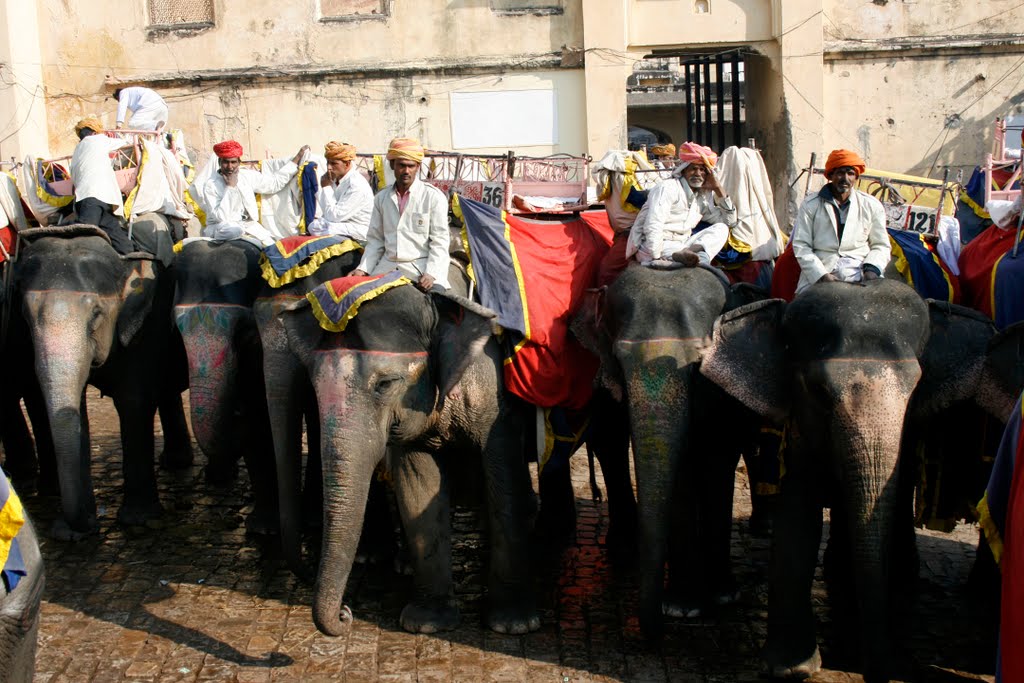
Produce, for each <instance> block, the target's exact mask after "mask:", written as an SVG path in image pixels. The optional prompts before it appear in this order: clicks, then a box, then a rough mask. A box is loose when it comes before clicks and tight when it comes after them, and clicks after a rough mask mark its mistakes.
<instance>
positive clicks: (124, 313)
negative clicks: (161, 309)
mask: <svg viewBox="0 0 1024 683" xmlns="http://www.w3.org/2000/svg"><path fill="white" fill-rule="evenodd" d="M124 264H125V268H126V269H127V276H126V277H125V280H124V285H122V287H121V309H120V311H119V312H118V314H117V339H118V341H119V342H120V343H121V346H128V345H129V344H130V343H131V341H132V339H134V338H135V335H136V334H138V332H139V330H141V329H142V325H143V324H144V323H145V322H146V318H147V317H148V316H149V313H150V311H151V310H152V309H153V301H154V299H155V298H156V291H157V286H158V282H157V279H158V277H160V275H161V274H160V272H159V271H160V270H162V269H161V268H158V267H157V265H156V264H155V263H154V262H153V259H152V257H151V256H149V255H146V257H145V258H126V259H125V260H124Z"/></svg>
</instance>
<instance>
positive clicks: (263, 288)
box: [174, 240, 361, 574]
mask: <svg viewBox="0 0 1024 683" xmlns="http://www.w3.org/2000/svg"><path fill="white" fill-rule="evenodd" d="M261 253H262V249H261V248H260V247H259V246H257V245H255V244H253V243H251V242H248V241H246V240H230V241H226V242H213V241H198V242H190V243H188V244H186V245H185V246H184V248H183V249H182V251H181V254H180V255H179V257H178V263H177V266H176V274H177V288H176V292H175V304H174V315H175V321H176V323H177V325H178V329H179V330H180V331H181V333H182V337H183V339H184V341H185V348H186V350H187V352H188V358H189V380H190V387H191V409H192V427H193V430H194V431H195V434H196V440H197V441H198V443H199V445H200V448H202V449H203V452H204V453H205V454H206V456H207V458H208V459H209V467H208V469H207V474H208V476H209V478H210V479H211V480H212V481H214V482H216V483H223V482H225V481H228V480H230V479H231V478H233V476H234V474H235V471H236V468H237V461H238V457H239V456H240V455H241V456H242V457H244V458H245V463H246V469H247V470H248V472H249V478H250V480H251V482H252V486H253V491H254V498H255V505H254V508H253V512H252V514H250V515H249V517H248V518H247V519H246V527H247V528H248V529H249V530H250V531H252V532H256V533H277V532H278V531H279V530H280V531H281V532H282V533H281V541H282V544H283V546H284V548H285V556H286V559H287V560H288V564H289V566H290V567H291V568H292V569H293V570H294V571H295V572H296V573H298V574H302V573H303V571H302V568H301V561H300V559H299V555H300V553H299V551H298V548H299V545H300V543H299V542H300V534H301V532H300V517H301V513H300V512H299V500H300V497H301V494H300V488H301V487H300V486H299V483H298V478H297V477H296V478H295V479H294V480H293V479H291V478H290V476H293V472H294V471H296V470H297V467H298V463H299V458H300V455H301V437H302V422H303V418H305V422H306V425H307V429H308V430H309V439H308V440H309V443H310V460H309V464H308V465H307V468H306V473H307V482H306V485H305V490H306V492H307V496H306V498H305V499H304V502H305V503H306V507H307V509H308V510H310V512H308V513H307V517H308V516H310V515H312V514H313V512H312V511H314V510H315V515H316V516H317V517H319V516H320V515H321V510H320V502H319V495H320V492H321V484H320V478H319V438H318V436H317V429H318V421H317V419H316V409H315V397H314V396H313V395H312V388H311V387H308V381H306V382H305V385H304V384H303V383H302V382H301V381H300V380H301V378H300V373H298V372H297V368H296V364H295V363H294V362H293V361H292V360H291V358H290V355H286V356H284V357H282V356H281V354H280V350H281V349H283V348H284V347H285V346H286V344H285V342H284V341H283V337H284V330H283V329H282V328H281V327H280V325H279V324H275V323H276V320H275V315H276V311H277V304H278V303H279V302H281V301H284V302H291V301H294V300H295V299H296V298H301V297H302V296H303V295H304V294H305V293H306V291H308V290H310V289H312V288H313V287H315V286H316V285H318V284H320V283H321V282H323V281H324V280H327V279H331V278H335V277H340V276H341V275H344V274H345V273H347V272H348V271H350V270H352V269H353V268H354V267H355V266H356V264H357V263H358V260H359V254H360V253H361V252H359V251H352V252H348V253H345V254H342V255H340V256H336V257H334V258H331V259H330V260H328V261H327V262H325V263H324V264H322V265H321V266H320V268H319V269H318V270H317V272H315V273H313V274H312V275H309V276H307V277H304V278H301V279H299V280H297V281H295V282H292V283H289V284H286V285H284V286H283V287H280V288H278V289H274V288H273V287H271V286H270V285H268V284H267V283H266V282H265V281H264V278H263V275H262V271H261V266H260V256H261ZM268 381H269V383H268ZM307 387H308V388H307ZM239 444H240V445H241V447H239V446H238V445H239ZM276 454H281V455H280V456H277V455H276ZM275 460H276V463H275ZM275 473H276V476H275ZM293 483H294V485H295V486H294V488H295V490H294V491H293V490H292V488H293V487H292V484H293ZM293 506H294V507H295V510H296V511H295V512H294V513H292V509H293Z"/></svg>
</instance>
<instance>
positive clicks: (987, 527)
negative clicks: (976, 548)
mask: <svg viewBox="0 0 1024 683" xmlns="http://www.w3.org/2000/svg"><path fill="white" fill-rule="evenodd" d="M978 524H979V525H981V530H982V531H983V532H984V533H985V540H987V541H988V547H989V548H991V549H992V557H994V558H996V564H1000V562H1001V561H1002V559H1003V537H1002V536H1001V535H1000V534H999V529H998V528H997V527H996V521H995V520H994V519H992V512H991V511H990V510H989V509H988V491H986V492H985V495H984V496H982V497H981V501H979V502H978Z"/></svg>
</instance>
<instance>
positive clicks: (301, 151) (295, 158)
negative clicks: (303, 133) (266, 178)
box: [292, 145, 309, 166]
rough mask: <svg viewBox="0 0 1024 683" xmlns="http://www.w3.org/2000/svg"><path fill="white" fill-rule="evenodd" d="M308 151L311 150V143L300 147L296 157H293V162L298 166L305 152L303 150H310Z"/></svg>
mask: <svg viewBox="0 0 1024 683" xmlns="http://www.w3.org/2000/svg"><path fill="white" fill-rule="evenodd" d="M308 151H309V145H303V146H302V147H300V148H299V151H298V152H296V153H295V156H294V157H292V163H294V164H295V165H296V166H297V165H298V164H299V162H300V161H302V154H303V152H308Z"/></svg>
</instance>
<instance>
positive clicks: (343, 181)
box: [308, 141, 373, 244]
mask: <svg viewBox="0 0 1024 683" xmlns="http://www.w3.org/2000/svg"><path fill="white" fill-rule="evenodd" d="M324 156H325V157H327V172H326V173H324V174H323V176H322V177H321V178H320V191H319V192H317V195H316V218H314V219H313V220H312V222H310V224H309V227H308V229H309V234H310V235H344V236H346V237H349V238H351V239H354V240H355V241H357V242H359V243H360V244H366V229H367V227H368V226H369V224H370V214H372V213H373V190H372V189H370V183H368V182H367V180H366V178H364V177H363V174H362V173H360V171H359V169H357V168H355V165H354V164H353V161H354V160H355V158H356V148H355V147H353V146H352V145H350V144H348V143H345V142H333V141H332V142H328V143H327V144H326V145H325V146H324Z"/></svg>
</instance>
